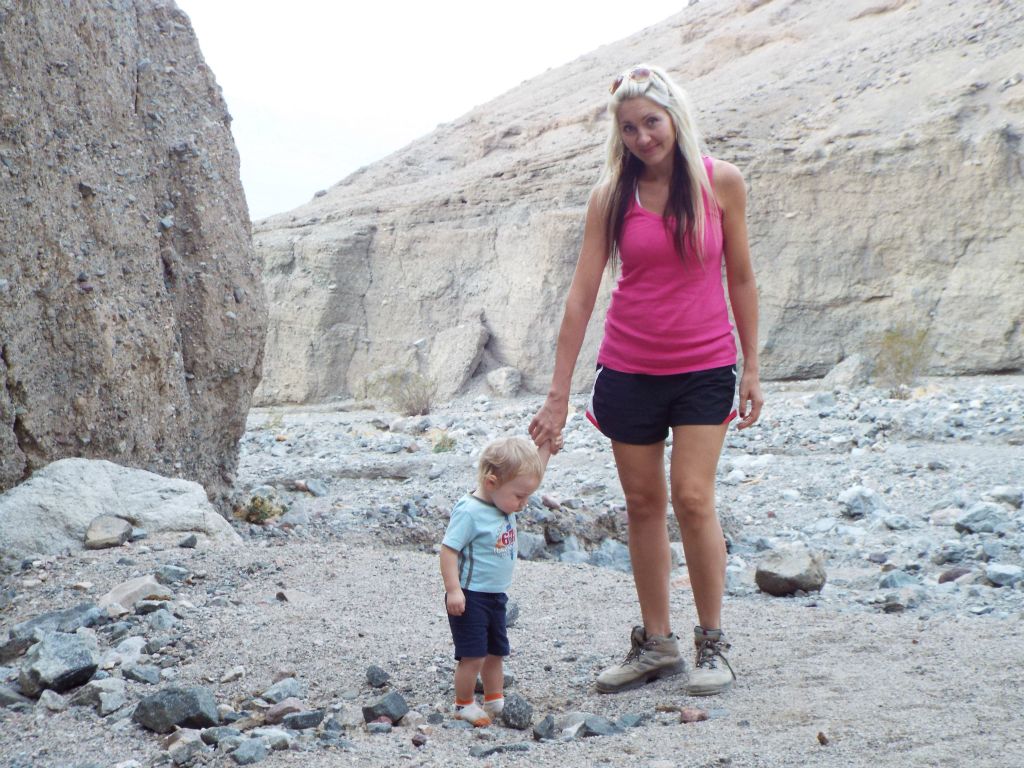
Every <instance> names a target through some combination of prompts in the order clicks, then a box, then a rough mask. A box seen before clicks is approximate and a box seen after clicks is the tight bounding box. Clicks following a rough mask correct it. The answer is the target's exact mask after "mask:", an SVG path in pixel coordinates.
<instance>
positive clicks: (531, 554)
mask: <svg viewBox="0 0 1024 768" xmlns="http://www.w3.org/2000/svg"><path fill="white" fill-rule="evenodd" d="M516 544H517V546H518V547H519V550H518V554H517V556H518V557H519V559H520V560H539V559H541V558H542V557H544V556H545V555H547V548H548V543H547V540H546V539H545V538H544V536H543V534H539V533H531V532H530V531H519V532H518V533H517V534H516Z"/></svg>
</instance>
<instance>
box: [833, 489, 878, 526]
mask: <svg viewBox="0 0 1024 768" xmlns="http://www.w3.org/2000/svg"><path fill="white" fill-rule="evenodd" d="M839 505H840V508H841V511H842V513H843V516H844V517H848V518H851V519H856V518H860V517H864V516H866V515H874V514H878V513H883V512H888V511H889V508H888V507H887V506H886V505H885V502H884V501H882V498H881V497H880V496H879V495H878V494H877V493H876V492H875V491H874V490H872V489H871V488H867V487H865V486H863V485H855V486H853V487H851V488H848V489H846V490H845V491H843V492H842V493H841V494H839Z"/></svg>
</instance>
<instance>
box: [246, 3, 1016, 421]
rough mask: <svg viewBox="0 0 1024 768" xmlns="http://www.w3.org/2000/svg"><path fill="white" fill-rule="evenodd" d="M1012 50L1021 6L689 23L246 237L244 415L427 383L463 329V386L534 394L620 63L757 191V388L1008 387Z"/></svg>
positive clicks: (559, 76)
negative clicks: (679, 104) (664, 89)
mask: <svg viewBox="0 0 1024 768" xmlns="http://www.w3.org/2000/svg"><path fill="white" fill-rule="evenodd" d="M1021 39H1024V17H1022V16H1021V15H1020V13H1019V12H1018V10H1017V9H1016V6H1015V5H1014V4H1013V3H991V2H988V1H987V0H964V2H961V3H957V4H956V9H955V11H951V10H949V9H946V10H943V11H941V12H937V11H936V10H935V9H934V8H932V7H930V6H929V5H928V4H926V3H912V2H902V1H899V0H897V1H894V2H878V0H820V2H814V3H788V4H784V3H778V2H750V1H749V0H735V1H733V2H721V3H696V4H692V3H691V4H689V6H688V7H687V8H685V9H684V10H682V11H681V12H680V13H679V14H677V15H675V16H673V17H671V18H669V19H666V20H665V22H663V23H662V24H659V25H655V26H653V27H650V28H648V29H645V30H643V31H642V32H639V33H637V34H636V35H634V36H632V37H630V38H627V39H625V40H622V41H619V42H617V43H612V44H610V45H606V46H603V47H602V48H600V49H598V50H597V51H594V52H592V53H590V54H587V55H586V56H584V57H582V58H580V59H578V60H576V61H574V62H571V63H569V64H566V65H565V66H562V67H558V68H554V69H551V70H549V71H547V72H545V73H543V74H541V75H539V76H537V77H535V78H533V79H531V80H529V81H527V82H525V83H523V84H522V85H521V86H519V87H517V88H515V89H514V90H512V91H509V92H508V93H506V94H504V95H502V96H500V97H498V98H497V99H495V100H493V101H491V102H489V103H487V104H484V105H481V106H479V107H477V108H476V109H474V110H472V111H471V112H469V113H468V114H466V115H463V116H462V117H460V118H458V119H456V120H454V121H452V122H451V123H447V124H445V125H442V126H439V127H438V128H437V129H436V130H435V131H434V132H432V133H431V134H429V135H428V136H425V137H423V138H422V139H420V140H418V141H416V142H414V143H412V144H410V145H409V146H407V147H405V148H404V149H402V150H401V151H399V152H396V153H394V154H392V155H390V156H389V157H387V158H385V159H384V160H381V161H380V162H378V163H375V164H373V165H371V166H369V167H367V168H365V169H362V170H361V171H359V172H357V173H355V174H353V175H351V176H349V177H348V178H346V179H344V180H342V181H340V182H339V183H338V184H336V185H334V186H333V187H331V188H330V189H328V190H326V191H325V193H324V194H323V195H320V196H318V197H315V198H314V199H313V200H312V201H310V202H309V203H308V204H306V205H304V206H302V207H301V208H298V209H296V210H294V211H292V212H290V213H285V214H280V215H277V216H273V217H271V218H268V219H266V220H264V221H261V222H257V224H256V227H255V231H254V238H255V245H256V250H257V252H258V253H259V254H260V255H261V256H262V258H263V260H264V264H265V279H266V285H267V291H268V297H269V299H270V318H271V319H270V329H269V334H268V342H267V360H268V366H267V374H266V376H265V377H264V379H263V381H262V383H261V384H260V387H259V388H258V390H257V394H256V397H257V399H258V400H259V402H261V403H264V404H269V403H275V402H277V403H283V402H306V401H322V400H328V399H330V398H332V397H336V396H343V395H347V394H350V393H358V392H359V390H360V386H361V384H362V382H364V381H365V380H366V378H367V377H368V376H369V375H371V374H372V373H373V372H374V371H375V370H378V369H379V368H381V367H382V366H386V365H392V364H395V363H396V361H397V362H400V363H401V364H403V365H407V366H412V367H414V370H418V371H419V372H420V373H427V372H428V371H430V370H436V368H437V367H438V366H439V365H443V356H444V355H445V354H447V350H446V349H445V348H444V347H443V346H436V347H434V348H432V349H429V350H427V349H423V354H417V353H416V351H415V349H414V347H413V345H414V343H415V342H417V341H418V340H420V339H430V338H432V337H433V336H434V335H435V334H440V333H444V332H447V331H448V330H449V329H451V328H456V327H460V326H466V325H470V326H472V325H473V324H474V323H476V322H477V318H479V317H482V318H483V323H484V325H485V327H486V329H487V331H488V336H487V339H486V342H485V345H484V349H483V354H482V356H481V357H480V358H479V360H478V361H476V362H474V359H473V358H469V357H466V356H464V357H463V358H461V360H462V363H463V364H464V365H469V364H475V365H476V369H475V370H472V371H466V370H465V369H461V370H459V371H458V373H459V375H460V376H461V375H463V374H466V373H469V374H475V375H477V376H480V375H482V374H486V373H488V372H490V371H491V370H495V369H497V368H500V367H504V366H511V367H513V368H516V369H518V370H520V371H522V374H523V384H524V386H525V387H526V388H527V389H529V390H532V391H540V392H543V391H546V388H547V386H548V383H549V380H550V376H551V370H552V367H553V365H554V347H555V343H556V339H557V334H558V329H559V322H560V320H561V316H562V307H563V305H564V301H565V295H566V292H567V290H568V287H569V283H570V280H571V279H572V274H573V267H574V264H575V261H576V257H577V254H578V251H579V246H580V241H581V236H582V231H583V219H584V209H585V206H586V202H587V198H588V194H589V191H590V189H591V187H592V186H593V184H594V183H595V182H596V181H597V177H598V173H599V171H600V168H601V164H602V162H603V158H604V140H605V135H606V126H607V123H606V120H607V115H606V114H605V110H604V109H603V104H602V101H603V99H604V97H605V95H606V93H607V87H608V84H609V83H610V82H611V80H612V78H613V77H614V75H615V73H617V72H620V71H622V69H624V68H625V67H627V66H629V65H632V64H636V63H637V59H638V57H643V58H644V59H647V60H649V61H652V62H656V63H659V64H662V65H663V66H665V67H666V68H667V69H668V70H669V71H670V72H671V73H672V74H673V75H675V76H677V77H678V78H679V79H680V80H681V81H682V82H683V83H684V84H685V85H686V87H687V88H688V90H689V91H690V93H691V95H692V97H693V101H694V105H695V107H696V111H697V116H698V118H699V124H700V125H701V127H702V128H703V130H704V131H705V133H706V135H707V139H708V141H707V143H708V149H709V151H710V153H711V154H712V155H714V156H717V157H719V158H721V159H723V160H727V161H731V162H733V163H735V164H736V165H737V166H739V167H740V169H741V170H742V171H743V172H744V174H745V178H746V179H747V182H748V184H749V187H750V189H749V204H748V219H749V225H750V239H751V244H752V251H753V257H754V262H755V268H756V272H757V277H758V281H759V287H760V292H761V308H762V310H761V322H760V325H761V334H760V342H761V347H762V349H761V369H762V374H763V375H764V376H765V377H766V378H788V377H807V376H823V375H825V374H826V373H827V372H828V371H830V370H831V369H832V368H833V367H834V366H835V365H836V364H837V363H838V362H839V361H841V360H844V359H847V358H850V357H851V356H853V355H856V354H859V355H862V356H863V358H864V360H865V361H866V363H867V365H869V366H871V365H873V364H874V363H875V361H876V360H877V358H878V357H879V356H880V355H882V354H883V353H884V354H885V355H887V356H889V357H890V358H894V359H895V361H896V362H899V363H901V364H903V365H904V366H905V367H906V369H907V370H910V371H919V372H926V373H934V374H944V373H948V374H954V373H961V372H972V373H978V372H986V371H1006V370H1013V369H1019V368H1021V367H1022V366H1024V334H1022V333H1021V332H1020V328H1021V316H1022V310H1024V304H1022V301H1021V294H1020V291H1019V286H1020V285H1021V283H1022V282H1024V262H1022V261H1021V259H1020V253H1021V250H1022V248H1024V167H1022V162H1021V136H1022V135H1024V108H1022V104H1024V82H1022V77H1021V74H1022V73H1021V67H1020V40H1021ZM982 53H984V55H982ZM965 62H969V63H970V65H969V66H966V65H965ZM808 73H813V75H812V76H809V74H808ZM608 283H609V281H607V280H606V284H605V289H604V292H602V294H601V296H600V297H599V299H598V306H597V311H596V312H595V316H594V319H593V321H592V324H591V327H590V328H589V330H588V334H587V339H586V341H585V343H584V345H583V350H582V353H581V356H580V364H579V365H578V366H577V369H576V379H575V380H574V386H575V388H576V389H577V390H579V389H582V388H584V387H587V386H589V383H590V381H591V379H592V376H593V364H594V360H595V356H596V350H597V343H598V340H599V337H600V324H601V318H602V316H603V312H604V309H605V307H606V305H607V301H608ZM922 333H923V336H922ZM435 355H439V356H441V357H440V358H439V359H438V360H434V359H432V358H433V356H435ZM424 356H426V359H424ZM467 361H468V362H467ZM896 383H903V382H896Z"/></svg>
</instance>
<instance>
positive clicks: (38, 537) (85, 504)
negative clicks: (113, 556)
mask: <svg viewBox="0 0 1024 768" xmlns="http://www.w3.org/2000/svg"><path fill="white" fill-rule="evenodd" d="M100 515H113V516H115V517H119V518H121V519H123V520H127V521H128V522H130V523H132V524H133V525H135V526H137V527H139V528H144V529H145V530H146V531H147V532H149V533H160V532H163V531H195V532H197V533H203V534H205V535H206V537H207V538H208V540H209V541H210V542H211V543H213V544H227V545H231V544H238V543H240V542H241V538H240V537H239V536H238V534H237V533H235V531H234V529H233V528H232V527H231V524H230V523H229V522H228V521H227V520H225V519H224V518H223V517H222V516H221V515H220V513H218V511H217V510H216V508H215V507H214V506H213V505H212V504H211V503H210V501H209V499H208V498H207V497H206V492H205V491H204V490H203V487H202V486H201V485H199V484H198V483H194V482H192V481H191V480H178V479H176V478H168V477H161V476H160V475H156V474H153V473H152V472H146V471H145V470H141V469H132V468H130V467H122V466H119V465H117V464H113V463H111V462H109V461H102V460H89V459H62V460H60V461H55V462H53V463H52V464H50V465H48V466H47V467H44V468H43V469H41V470H39V471H38V472H36V473H35V474H34V475H33V476H32V478H31V479H30V480H27V481H25V482H24V483H22V484H21V485H19V486H17V487H16V488H12V489H11V490H9V491H7V493H4V494H0V553H3V557H4V558H23V557H32V556H36V555H45V554H59V553H62V552H67V551H77V550H80V549H82V548H83V547H84V546H85V534H86V531H87V530H88V528H89V524H90V523H91V522H92V521H93V520H94V519H95V518H97V517H99V516H100ZM2 565H3V563H2V562H0V566H2Z"/></svg>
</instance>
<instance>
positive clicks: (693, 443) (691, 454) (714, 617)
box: [670, 424, 728, 629]
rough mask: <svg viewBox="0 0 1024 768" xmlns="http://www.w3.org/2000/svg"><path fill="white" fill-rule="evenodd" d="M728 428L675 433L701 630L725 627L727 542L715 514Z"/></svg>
mask: <svg viewBox="0 0 1024 768" xmlns="http://www.w3.org/2000/svg"><path fill="white" fill-rule="evenodd" d="M727 429H728V425H727V424H721V425H690V426H680V427H673V429H672V435H673V437H672V459H671V479H670V482H671V488H672V509H673V511H674V512H675V515H676V520H678V521H679V532H680V534H681V536H682V539H683V551H684V552H685V553H686V568H687V570H688V571H689V574H690V585H691V587H692V588H693V602H694V604H695V605H696V607H697V617H698V623H699V624H700V626H702V627H704V628H706V629H719V628H720V627H721V626H722V623H721V622H722V596H723V595H724V594H725V565H726V552H725V538H724V536H723V535H722V526H721V524H720V523H719V521H718V515H717V514H716V512H715V471H716V469H717V467H718V457H719V456H720V455H721V453H722V444H723V443H724V442H725V433H726V430H727Z"/></svg>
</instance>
